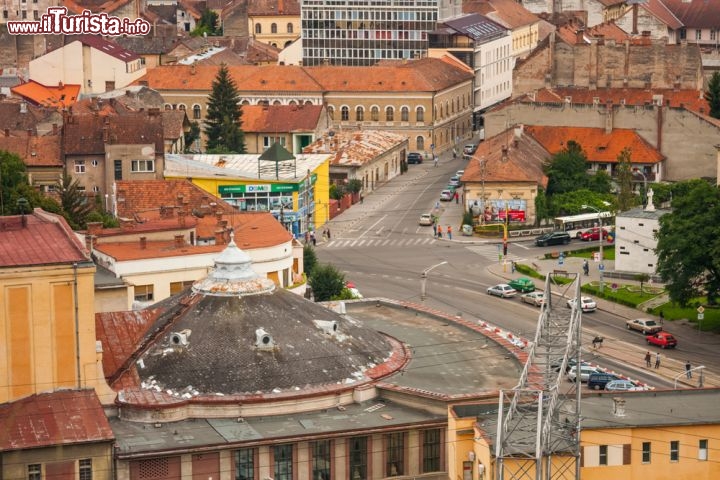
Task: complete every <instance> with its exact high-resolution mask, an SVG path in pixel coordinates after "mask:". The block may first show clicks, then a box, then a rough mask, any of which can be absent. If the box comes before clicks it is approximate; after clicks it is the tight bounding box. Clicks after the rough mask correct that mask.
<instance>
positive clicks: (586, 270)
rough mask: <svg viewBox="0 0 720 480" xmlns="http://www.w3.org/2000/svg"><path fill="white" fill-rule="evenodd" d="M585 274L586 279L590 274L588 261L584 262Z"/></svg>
mask: <svg viewBox="0 0 720 480" xmlns="http://www.w3.org/2000/svg"><path fill="white" fill-rule="evenodd" d="M583 272H584V273H585V276H586V277H587V276H588V275H589V274H590V264H589V263H588V261H587V259H585V260H583Z"/></svg>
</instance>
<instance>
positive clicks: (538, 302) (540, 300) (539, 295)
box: [520, 291, 545, 307]
mask: <svg viewBox="0 0 720 480" xmlns="http://www.w3.org/2000/svg"><path fill="white" fill-rule="evenodd" d="M520 300H522V301H523V302H525V303H529V304H530V305H535V306H536V307H542V306H543V304H544V303H545V292H540V291H535V292H530V293H526V294H524V295H521V296H520Z"/></svg>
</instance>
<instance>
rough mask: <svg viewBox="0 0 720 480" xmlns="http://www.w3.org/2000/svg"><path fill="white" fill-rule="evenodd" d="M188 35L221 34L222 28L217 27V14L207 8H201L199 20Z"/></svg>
mask: <svg viewBox="0 0 720 480" xmlns="http://www.w3.org/2000/svg"><path fill="white" fill-rule="evenodd" d="M190 35H191V36H193V37H201V36H203V35H207V36H218V35H222V28H218V14H217V13H216V12H215V11H214V10H210V9H209V8H208V9H205V10H203V12H202V16H201V17H200V20H198V23H197V25H196V26H195V29H193V31H192V32H190Z"/></svg>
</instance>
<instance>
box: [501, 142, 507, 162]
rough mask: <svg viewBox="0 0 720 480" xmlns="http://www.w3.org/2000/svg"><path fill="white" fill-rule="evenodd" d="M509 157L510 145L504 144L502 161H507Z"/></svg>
mask: <svg viewBox="0 0 720 480" xmlns="http://www.w3.org/2000/svg"><path fill="white" fill-rule="evenodd" d="M507 159H508V146H507V145H503V146H502V161H503V162H507Z"/></svg>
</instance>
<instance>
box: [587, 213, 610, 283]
mask: <svg viewBox="0 0 720 480" xmlns="http://www.w3.org/2000/svg"><path fill="white" fill-rule="evenodd" d="M602 203H603V205H605V206H606V207H609V206H610V203H608V202H605V201H603V202H602ZM582 209H583V210H588V209H590V210H593V211H594V212H597V214H598V223H599V226H600V230H599V231H598V240H599V241H600V253H599V255H600V265H598V270H599V271H600V289H599V290H600V293H602V291H603V272H604V271H605V265H604V264H603V259H604V258H605V257H603V224H602V219H603V217H602V212H601V211H600V209H599V208H595V207H593V206H592V205H582Z"/></svg>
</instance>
